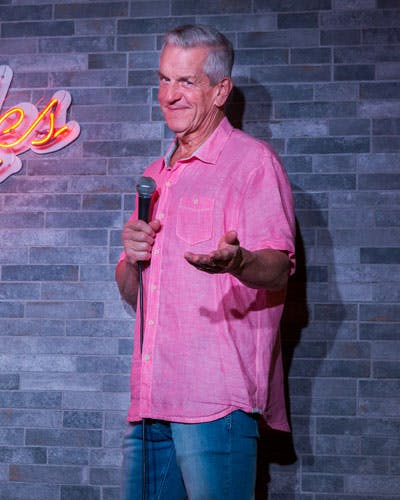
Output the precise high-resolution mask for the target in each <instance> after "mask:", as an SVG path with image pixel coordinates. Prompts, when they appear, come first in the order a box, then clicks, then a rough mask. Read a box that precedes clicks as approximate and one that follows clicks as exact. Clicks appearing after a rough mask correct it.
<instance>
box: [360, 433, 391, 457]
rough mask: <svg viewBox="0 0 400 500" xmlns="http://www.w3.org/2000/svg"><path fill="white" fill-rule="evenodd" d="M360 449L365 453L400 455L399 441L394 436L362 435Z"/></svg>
mask: <svg viewBox="0 0 400 500" xmlns="http://www.w3.org/2000/svg"><path fill="white" fill-rule="evenodd" d="M361 451H362V453H363V454H365V455H378V456H393V455H394V456H397V455H400V442H399V439H398V438H396V437H394V436H392V438H384V437H379V438H378V437H373V436H362V437H361Z"/></svg>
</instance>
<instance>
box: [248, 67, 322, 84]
mask: <svg viewBox="0 0 400 500" xmlns="http://www.w3.org/2000/svg"><path fill="white" fill-rule="evenodd" d="M250 75H251V78H254V79H257V80H259V81H261V82H318V81H330V79H331V70H330V66H329V65H327V64H325V65H307V66H305V67H304V66H301V65H296V66H270V67H262V68H257V69H255V68H251V69H250Z"/></svg>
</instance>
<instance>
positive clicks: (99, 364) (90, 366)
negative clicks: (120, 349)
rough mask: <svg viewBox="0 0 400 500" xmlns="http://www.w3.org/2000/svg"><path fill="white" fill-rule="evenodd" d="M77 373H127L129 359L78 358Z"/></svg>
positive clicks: (120, 357)
mask: <svg viewBox="0 0 400 500" xmlns="http://www.w3.org/2000/svg"><path fill="white" fill-rule="evenodd" d="M77 362H78V363H77V371H78V372H79V373H129V371H130V359H129V357H123V356H112V357H111V356H109V357H104V356H79V357H78V360H77Z"/></svg>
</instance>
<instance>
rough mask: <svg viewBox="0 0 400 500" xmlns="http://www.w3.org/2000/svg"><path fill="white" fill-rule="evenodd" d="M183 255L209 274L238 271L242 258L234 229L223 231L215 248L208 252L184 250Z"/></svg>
mask: <svg viewBox="0 0 400 500" xmlns="http://www.w3.org/2000/svg"><path fill="white" fill-rule="evenodd" d="M184 257H185V259H186V260H187V261H188V262H189V264H191V265H192V266H194V267H196V268H197V269H199V270H200V271H204V272H206V273H210V274H217V273H230V272H231V273H238V272H240V267H241V264H242V260H243V256H242V250H241V248H240V243H239V240H238V236H237V233H236V231H228V232H227V233H225V234H224V235H223V236H222V238H221V239H220V240H219V243H218V248H217V249H216V250H214V251H212V252H210V253H208V254H198V253H192V252H186V253H185V254H184Z"/></svg>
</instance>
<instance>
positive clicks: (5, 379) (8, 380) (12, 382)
mask: <svg viewBox="0 0 400 500" xmlns="http://www.w3.org/2000/svg"><path fill="white" fill-rule="evenodd" d="M13 389H14V390H15V389H19V376H18V375H6V374H2V373H0V390H2V391H4V390H6V391H10V390H13Z"/></svg>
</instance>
